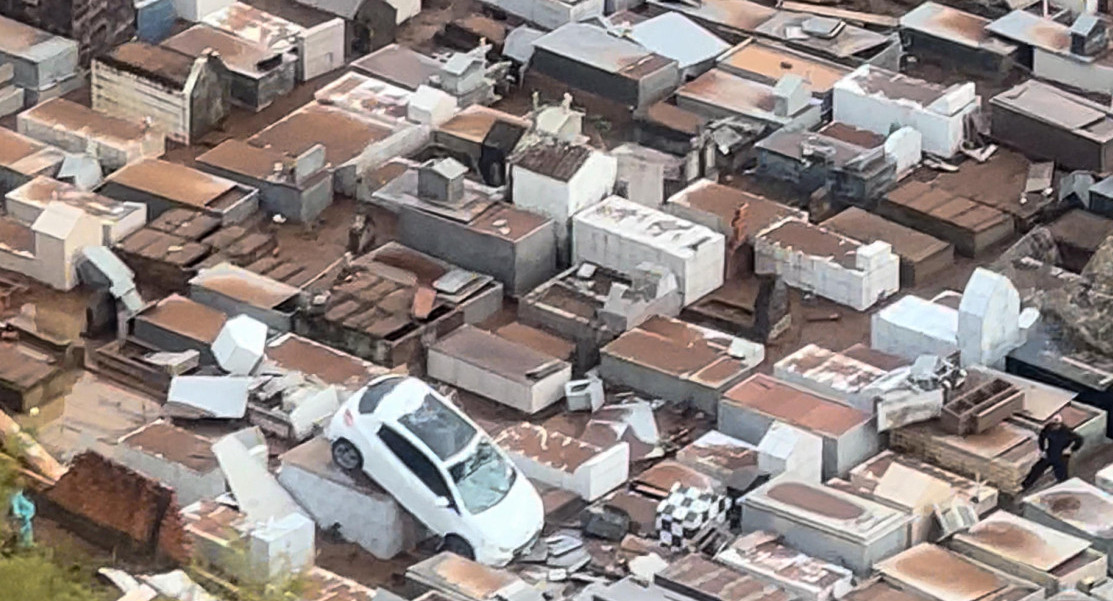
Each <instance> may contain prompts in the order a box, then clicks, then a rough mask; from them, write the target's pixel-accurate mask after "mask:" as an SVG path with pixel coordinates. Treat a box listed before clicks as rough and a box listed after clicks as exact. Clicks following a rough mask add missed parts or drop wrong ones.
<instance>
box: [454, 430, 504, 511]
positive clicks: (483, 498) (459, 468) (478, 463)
mask: <svg viewBox="0 0 1113 601" xmlns="http://www.w3.org/2000/svg"><path fill="white" fill-rule="evenodd" d="M448 473H449V474H450V475H451V476H452V480H453V481H454V482H455V483H456V488H457V489H458V490H459V491H460V499H462V500H463V502H464V507H466V508H467V510H468V511H469V512H471V513H483V512H484V511H487V510H488V509H490V508H492V507H494V506H495V505H497V504H498V502H499V501H502V500H503V499H504V498H506V494H507V493H508V492H510V487H511V486H513V485H514V479H515V478H516V477H517V472H516V471H514V469H513V468H511V467H510V464H509V463H508V462H507V461H506V459H504V458H503V456H502V454H501V453H499V452H498V451H497V450H495V447H493V446H492V445H491V443H489V442H481V443H479V444H478V445H476V447H475V453H473V454H472V455H471V456H470V457H468V458H467V459H465V460H463V461H461V462H460V463H457V464H456V465H454V466H452V468H451V469H449V470H448Z"/></svg>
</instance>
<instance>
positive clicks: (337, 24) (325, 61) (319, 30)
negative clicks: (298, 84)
mask: <svg viewBox="0 0 1113 601" xmlns="http://www.w3.org/2000/svg"><path fill="white" fill-rule="evenodd" d="M298 46H299V49H300V51H301V56H300V57H299V59H300V60H301V62H302V77H303V79H306V80H308V79H313V78H314V77H317V76H319V75H324V74H325V73H328V72H329V71H332V70H333V69H339V68H340V67H342V66H344V20H343V19H341V18H339V17H337V18H335V19H332V20H331V21H326V22H324V23H321V24H320V25H317V26H315V27H311V28H309V29H306V30H305V33H304V34H302V36H301V38H300V39H299V40H298Z"/></svg>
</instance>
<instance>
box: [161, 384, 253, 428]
mask: <svg viewBox="0 0 1113 601" xmlns="http://www.w3.org/2000/svg"><path fill="white" fill-rule="evenodd" d="M251 385H252V379H251V378H250V377H247V376H176V377H174V378H173V379H171V380H170V390H169V391H168V392H167V393H166V405H164V407H165V410H166V413H167V415H170V416H172V417H185V418H191V419H200V418H218V419H240V418H242V417H244V416H245V415H246V414H247V400H248V395H249V392H250V388H251Z"/></svg>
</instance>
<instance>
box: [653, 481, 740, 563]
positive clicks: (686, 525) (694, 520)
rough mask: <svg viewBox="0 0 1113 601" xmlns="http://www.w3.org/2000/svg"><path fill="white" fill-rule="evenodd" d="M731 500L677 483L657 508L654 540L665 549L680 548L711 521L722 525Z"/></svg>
mask: <svg viewBox="0 0 1113 601" xmlns="http://www.w3.org/2000/svg"><path fill="white" fill-rule="evenodd" d="M730 506H731V502H730V499H729V498H727V497H725V496H723V495H718V494H715V493H713V492H711V491H709V490H704V489H700V488H696V487H693V486H681V485H680V484H676V485H674V486H673V487H672V491H671V492H670V493H669V496H668V497H666V498H665V500H663V501H661V503H660V504H659V505H657V520H656V526H657V539H658V540H659V541H660V542H661V545H662V546H664V547H668V548H681V547H684V546H685V545H687V544H688V543H689V542H691V541H692V539H694V538H695V537H696V534H698V533H699V531H700V530H701V529H703V527H704V526H706V525H707V524H710V523H712V522H719V523H723V522H725V521H726V520H727V512H728V511H729V510H730Z"/></svg>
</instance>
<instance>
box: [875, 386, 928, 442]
mask: <svg viewBox="0 0 1113 601" xmlns="http://www.w3.org/2000/svg"><path fill="white" fill-rule="evenodd" d="M942 411H943V390H942V389H937V390H928V391H917V390H911V389H909V390H900V391H894V394H893V395H890V396H885V397H881V398H879V399H877V431H878V432H885V431H886V430H892V429H893V428H899V427H901V426H907V425H909V424H915V423H918V422H923V421H927V420H929V419H934V418H937V417H939V415H940V414H941V413H942Z"/></svg>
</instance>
